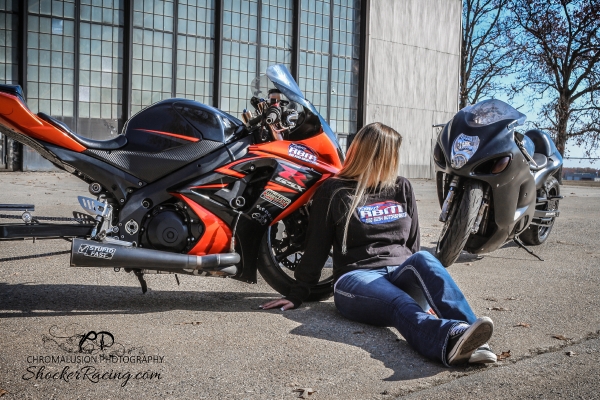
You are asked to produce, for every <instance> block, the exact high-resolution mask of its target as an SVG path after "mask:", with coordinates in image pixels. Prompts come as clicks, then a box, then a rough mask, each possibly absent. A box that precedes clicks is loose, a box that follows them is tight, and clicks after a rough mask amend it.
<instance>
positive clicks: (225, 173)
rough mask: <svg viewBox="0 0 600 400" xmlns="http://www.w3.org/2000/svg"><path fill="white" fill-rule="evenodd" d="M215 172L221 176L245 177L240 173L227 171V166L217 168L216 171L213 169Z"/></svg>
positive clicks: (231, 170)
mask: <svg viewBox="0 0 600 400" xmlns="http://www.w3.org/2000/svg"><path fill="white" fill-rule="evenodd" d="M215 172H218V173H220V174H223V175H229V176H233V177H236V178H244V177H245V176H246V175H244V174H242V173H241V172H238V171H234V170H233V169H229V165H226V166H224V167H221V168H217V169H215Z"/></svg>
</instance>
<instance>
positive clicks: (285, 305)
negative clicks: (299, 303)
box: [260, 299, 294, 311]
mask: <svg viewBox="0 0 600 400" xmlns="http://www.w3.org/2000/svg"><path fill="white" fill-rule="evenodd" d="M260 308H262V309H263V310H268V309H270V308H279V309H281V311H285V310H289V309H292V308H294V303H292V302H291V301H289V300H286V299H277V300H271V301H269V302H268V303H265V304H263V305H261V306H260Z"/></svg>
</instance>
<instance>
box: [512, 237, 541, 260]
mask: <svg viewBox="0 0 600 400" xmlns="http://www.w3.org/2000/svg"><path fill="white" fill-rule="evenodd" d="M513 241H514V242H515V243H516V244H518V245H519V247H520V248H522V249H523V250H525V251H526V252H528V253H529V254H531V255H532V256H534V257H537V259H538V260H540V261H544V259H543V258H542V257H540V256H538V255H537V254H535V253H534V252H533V250H531V249H529V248H528V247H527V246H525V245H524V244H523V242H521V240H520V239H519V238H518V237H515V238H514V239H513Z"/></svg>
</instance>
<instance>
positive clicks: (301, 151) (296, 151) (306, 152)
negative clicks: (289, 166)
mask: <svg viewBox="0 0 600 400" xmlns="http://www.w3.org/2000/svg"><path fill="white" fill-rule="evenodd" d="M288 155H290V156H292V157H294V158H297V159H299V160H302V161H306V162H309V163H311V164H316V163H317V155H316V153H315V152H314V151H313V149H311V148H310V147H307V146H304V145H302V144H298V143H290V147H288Z"/></svg>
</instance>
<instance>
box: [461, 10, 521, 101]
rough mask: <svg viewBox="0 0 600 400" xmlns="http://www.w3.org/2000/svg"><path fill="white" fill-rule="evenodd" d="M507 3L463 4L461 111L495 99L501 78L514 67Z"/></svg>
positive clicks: (500, 86)
mask: <svg viewBox="0 0 600 400" xmlns="http://www.w3.org/2000/svg"><path fill="white" fill-rule="evenodd" d="M507 3H508V0H464V1H463V12H462V24H463V26H462V42H461V59H460V108H463V107H465V106H466V105H468V104H474V103H477V102H478V101H479V100H481V99H483V98H484V97H493V96H494V95H495V94H496V93H497V92H498V91H499V90H500V89H501V88H502V82H501V80H500V79H499V78H502V77H504V76H507V75H508V74H510V72H511V68H512V66H513V65H514V58H512V57H508V56H507V52H508V47H507V43H508V40H507V39H508V37H507V36H506V30H507V27H506V22H507V21H508V20H507V19H506V18H504V11H505V8H506V4H507Z"/></svg>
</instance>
